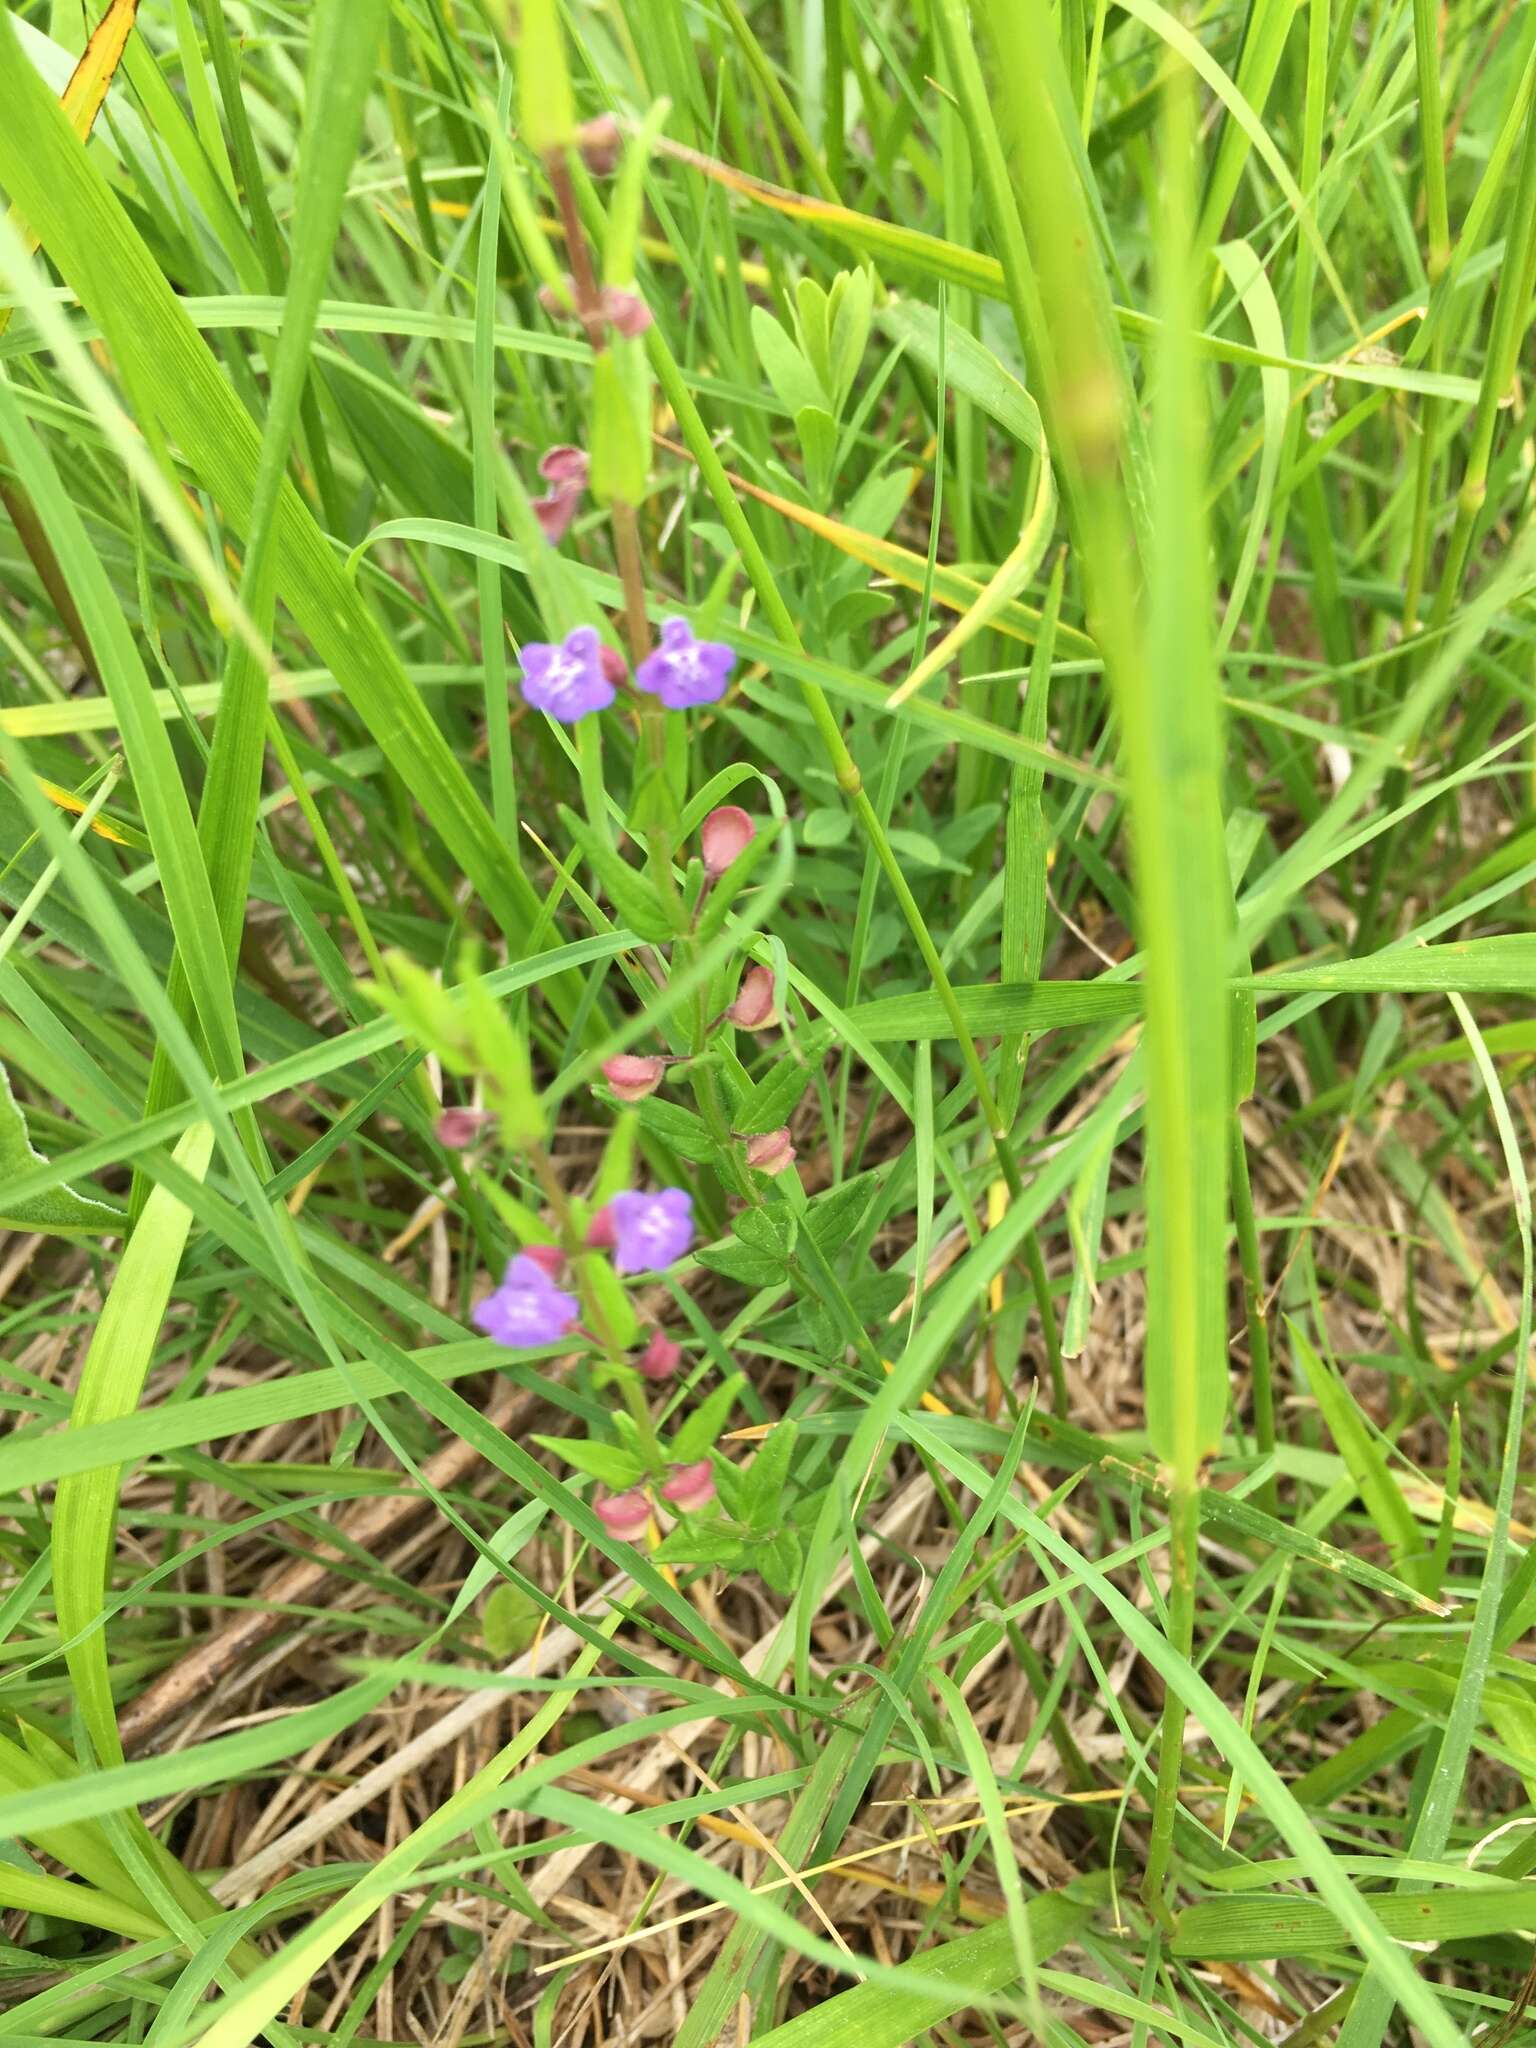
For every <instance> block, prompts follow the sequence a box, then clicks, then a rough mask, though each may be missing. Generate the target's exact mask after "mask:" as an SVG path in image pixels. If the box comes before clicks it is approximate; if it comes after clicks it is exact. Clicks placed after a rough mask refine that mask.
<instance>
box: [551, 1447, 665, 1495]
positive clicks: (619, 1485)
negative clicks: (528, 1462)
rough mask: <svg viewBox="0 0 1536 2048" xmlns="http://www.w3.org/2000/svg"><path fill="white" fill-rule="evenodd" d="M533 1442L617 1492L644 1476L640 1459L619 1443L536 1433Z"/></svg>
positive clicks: (643, 1468)
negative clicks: (537, 1434) (593, 1441)
mask: <svg viewBox="0 0 1536 2048" xmlns="http://www.w3.org/2000/svg"><path fill="white" fill-rule="evenodd" d="M534 1442H535V1443H536V1444H538V1445H539V1447H540V1448H541V1449H542V1450H546V1451H553V1452H554V1454H555V1456H556V1457H557V1458H563V1459H564V1460H565V1462H566V1464H567V1465H569V1466H570V1467H571V1468H572V1469H573V1470H574V1471H577V1472H585V1473H586V1474H587V1476H588V1478H590V1479H597V1480H600V1481H601V1482H602V1484H603V1485H604V1486H607V1487H611V1488H612V1490H613V1491H614V1492H615V1493H623V1492H625V1491H626V1490H627V1489H628V1488H629V1487H631V1486H634V1485H636V1484H638V1482H639V1481H640V1480H642V1479H643V1478H644V1477H645V1467H644V1465H642V1464H641V1462H640V1460H639V1459H638V1458H636V1457H634V1456H633V1455H632V1454H631V1453H630V1452H629V1451H623V1450H620V1449H619V1447H618V1445H617V1444H598V1443H592V1442H591V1441H590V1440H589V1439H588V1438H586V1437H579V1436H536V1437H535V1438H534Z"/></svg>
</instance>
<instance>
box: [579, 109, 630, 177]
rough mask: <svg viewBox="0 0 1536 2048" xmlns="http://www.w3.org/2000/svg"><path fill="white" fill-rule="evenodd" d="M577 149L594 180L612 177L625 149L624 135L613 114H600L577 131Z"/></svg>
mask: <svg viewBox="0 0 1536 2048" xmlns="http://www.w3.org/2000/svg"><path fill="white" fill-rule="evenodd" d="M576 147H577V148H578V149H579V150H580V151H581V160H582V162H583V163H584V164H585V165H586V167H587V169H588V170H589V171H590V172H591V173H592V175H593V177H594V178H607V177H611V176H612V175H613V172H614V170H615V169H616V167H617V165H618V161H619V151H620V150H621V149H622V148H623V147H624V133H623V130H622V129H621V128H620V127H619V124H618V122H617V121H616V120H615V119H614V117H613V115H612V114H599V115H598V116H597V117H596V119H595V120H591V121H586V122H584V123H583V124H582V126H581V127H580V128H578V129H577V130H576Z"/></svg>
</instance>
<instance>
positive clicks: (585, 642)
mask: <svg viewBox="0 0 1536 2048" xmlns="http://www.w3.org/2000/svg"><path fill="white" fill-rule="evenodd" d="M523 697H524V700H525V701H526V702H527V703H529V704H531V705H532V706H533V708H534V710H535V711H547V712H548V713H549V715H550V717H551V718H558V719H559V721H560V723H561V724H562V725H574V724H575V723H576V721H577V719H578V718H580V717H582V715H583V714H584V713H585V712H588V711H606V710H607V709H608V706H609V705H610V704H611V703H612V702H613V685H612V683H610V682H609V680H608V678H607V676H606V675H605V674H604V673H603V657H602V641H601V639H600V638H599V636H598V631H597V628H596V626H575V627H573V628H572V629H571V631H570V632H569V633H567V634H566V636H565V638H564V640H562V641H561V643H560V645H559V646H558V647H551V646H550V645H549V644H548V642H547V641H544V640H528V641H525V642H524V645H523Z"/></svg>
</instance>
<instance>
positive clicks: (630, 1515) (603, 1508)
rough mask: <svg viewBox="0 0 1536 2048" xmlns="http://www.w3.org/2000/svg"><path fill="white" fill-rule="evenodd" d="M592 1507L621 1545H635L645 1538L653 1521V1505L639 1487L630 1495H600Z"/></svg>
mask: <svg viewBox="0 0 1536 2048" xmlns="http://www.w3.org/2000/svg"><path fill="white" fill-rule="evenodd" d="M592 1505H593V1507H594V1508H595V1509H596V1510H597V1519H598V1520H599V1521H600V1522H601V1523H602V1525H603V1527H604V1528H605V1529H606V1530H607V1531H608V1534H609V1535H610V1536H617V1537H618V1539H619V1541H620V1542H621V1543H633V1542H634V1540H635V1538H636V1537H637V1536H643V1535H644V1534H645V1525H646V1523H647V1522H649V1520H650V1519H651V1504H650V1502H649V1501H648V1500H647V1499H646V1497H645V1495H644V1494H643V1493H642V1492H641V1491H640V1490H639V1488H638V1487H631V1489H630V1491H629V1492H628V1493H606V1494H599V1496H598V1497H597V1499H596V1500H595V1501H593V1503H592Z"/></svg>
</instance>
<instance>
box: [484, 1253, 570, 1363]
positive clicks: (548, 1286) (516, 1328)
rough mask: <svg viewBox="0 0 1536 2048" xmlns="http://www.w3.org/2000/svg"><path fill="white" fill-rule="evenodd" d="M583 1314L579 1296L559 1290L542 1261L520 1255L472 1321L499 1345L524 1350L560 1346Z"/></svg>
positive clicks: (523, 1254) (524, 1254) (511, 1263)
mask: <svg viewBox="0 0 1536 2048" xmlns="http://www.w3.org/2000/svg"><path fill="white" fill-rule="evenodd" d="M580 1313H581V1304H580V1303H579V1302H578V1301H577V1299H576V1297H575V1295H574V1294H567V1293H566V1292H565V1290H564V1288H563V1287H557V1286H556V1285H555V1283H554V1281H553V1280H552V1279H551V1278H550V1277H549V1274H548V1273H547V1272H546V1271H545V1270H544V1268H543V1266H542V1265H540V1264H539V1262H538V1260H536V1259H533V1258H530V1257H529V1255H528V1254H527V1253H526V1252H519V1253H518V1255H517V1257H516V1258H515V1259H513V1260H511V1261H510V1262H509V1263H508V1266H507V1270H506V1272H505V1273H504V1274H503V1276H502V1282H501V1285H500V1286H499V1287H498V1288H497V1290H496V1292H495V1293H494V1294H488V1295H487V1296H486V1298H485V1300H484V1301H482V1302H481V1304H480V1306H479V1307H478V1308H477V1309H476V1310H475V1312H474V1315H473V1316H472V1317H471V1321H472V1322H473V1323H474V1326H475V1328H476V1329H477V1330H484V1332H485V1334H486V1336H487V1337H494V1338H495V1340H496V1342H497V1343H498V1344H508V1345H510V1346H511V1347H512V1349H513V1350H514V1351H524V1350H527V1348H528V1347H529V1346H530V1345H533V1344H555V1343H558V1342H559V1340H560V1339H561V1338H562V1337H564V1336H567V1335H569V1333H570V1332H571V1331H572V1330H573V1329H574V1328H575V1326H576V1318H577V1316H579V1315H580Z"/></svg>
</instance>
